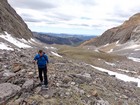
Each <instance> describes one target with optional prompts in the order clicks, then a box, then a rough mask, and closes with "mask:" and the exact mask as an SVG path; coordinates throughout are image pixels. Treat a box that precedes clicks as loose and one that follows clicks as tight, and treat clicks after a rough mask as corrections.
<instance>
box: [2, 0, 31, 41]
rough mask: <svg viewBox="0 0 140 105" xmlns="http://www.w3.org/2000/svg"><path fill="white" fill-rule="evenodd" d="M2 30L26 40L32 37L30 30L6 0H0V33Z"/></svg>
mask: <svg viewBox="0 0 140 105" xmlns="http://www.w3.org/2000/svg"><path fill="white" fill-rule="evenodd" d="M4 31H6V32H7V33H9V34H12V35H13V36H15V37H18V38H24V39H26V40H28V39H30V38H31V37H32V32H31V31H30V30H29V28H28V27H27V25H26V24H25V22H24V21H23V20H22V18H21V17H20V16H19V15H18V14H17V13H16V11H15V10H14V9H13V8H12V7H11V6H10V5H9V4H8V2H7V0H0V33H3V32H4Z"/></svg>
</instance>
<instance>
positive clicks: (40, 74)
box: [38, 66, 48, 85]
mask: <svg viewBox="0 0 140 105" xmlns="http://www.w3.org/2000/svg"><path fill="white" fill-rule="evenodd" d="M38 72H39V79H40V81H41V82H43V76H42V72H43V74H44V85H48V77H47V66H45V67H44V68H39V67H38Z"/></svg>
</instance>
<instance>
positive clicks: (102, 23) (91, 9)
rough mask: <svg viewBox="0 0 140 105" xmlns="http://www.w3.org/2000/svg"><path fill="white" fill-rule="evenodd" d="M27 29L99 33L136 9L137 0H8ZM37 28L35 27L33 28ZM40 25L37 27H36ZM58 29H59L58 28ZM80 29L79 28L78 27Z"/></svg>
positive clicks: (121, 21)
mask: <svg viewBox="0 0 140 105" xmlns="http://www.w3.org/2000/svg"><path fill="white" fill-rule="evenodd" d="M8 1H9V3H10V4H11V5H12V6H13V7H14V8H15V9H16V11H17V13H18V14H19V15H20V16H21V17H22V18H23V19H24V20H25V22H26V23H27V24H28V25H29V27H30V28H31V29H33V30H34V26H36V27H38V28H39V27H41V26H42V27H45V26H46V27H51V28H54V27H55V28H56V27H57V28H58V30H59V28H60V27H61V28H70V29H73V28H75V29H79V30H80V29H81V30H83V29H84V30H86V29H87V30H88V31H89V30H91V31H90V32H92V31H93V33H94V32H95V33H96V32H97V30H98V33H99V30H100V34H102V33H103V32H104V31H105V30H107V29H108V28H112V27H116V26H118V25H120V24H122V23H123V21H125V20H128V18H129V17H130V16H132V15H133V14H135V13H138V12H140V8H139V7H140V1H139V0H135V1H134V0H129V1H128V0H57V1H56V0H49V1H48V0H8ZM36 29H37V28H36ZM39 29H40V28H39ZM61 31H62V30H61ZM81 32H82V31H81Z"/></svg>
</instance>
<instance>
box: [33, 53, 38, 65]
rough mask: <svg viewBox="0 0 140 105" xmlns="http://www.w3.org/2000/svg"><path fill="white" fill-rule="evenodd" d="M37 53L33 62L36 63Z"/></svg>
mask: <svg viewBox="0 0 140 105" xmlns="http://www.w3.org/2000/svg"><path fill="white" fill-rule="evenodd" d="M36 60H37V55H36V56H35V57H34V60H33V63H36Z"/></svg>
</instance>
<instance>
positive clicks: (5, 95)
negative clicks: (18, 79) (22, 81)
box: [0, 83, 21, 104]
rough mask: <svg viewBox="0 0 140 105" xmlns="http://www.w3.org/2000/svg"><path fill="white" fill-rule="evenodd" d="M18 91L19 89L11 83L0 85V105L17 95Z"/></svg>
mask: <svg viewBox="0 0 140 105" xmlns="http://www.w3.org/2000/svg"><path fill="white" fill-rule="evenodd" d="M20 90H21V87H19V86H17V85H14V84H11V83H2V84H0V104H2V103H4V102H6V101H7V100H8V99H10V98H12V97H14V96H15V95H17V94H18V93H19V92H20Z"/></svg>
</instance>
